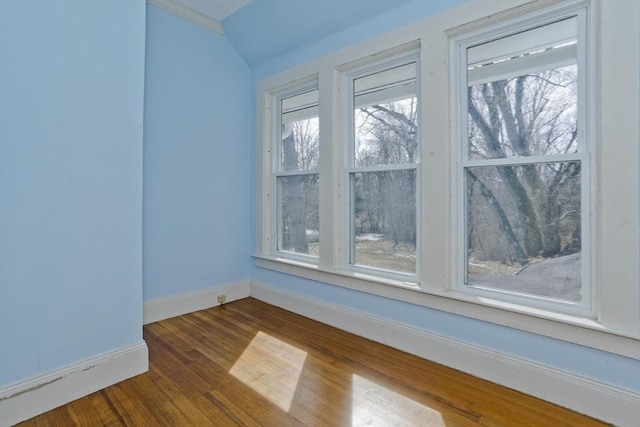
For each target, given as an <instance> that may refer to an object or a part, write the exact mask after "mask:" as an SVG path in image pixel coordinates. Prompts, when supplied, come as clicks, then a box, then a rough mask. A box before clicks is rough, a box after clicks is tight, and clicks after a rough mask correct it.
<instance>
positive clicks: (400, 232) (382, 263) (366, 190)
mask: <svg viewBox="0 0 640 427" xmlns="http://www.w3.org/2000/svg"><path fill="white" fill-rule="evenodd" d="M351 185H352V187H353V196H352V201H351V203H352V214H351V216H352V223H351V226H352V227H353V236H354V241H353V242H352V245H353V247H352V249H353V250H352V259H351V263H352V264H356V265H361V266H367V267H375V268H381V269H385V270H393V271H399V272H404V273H415V271H416V171H415V170H413V169H412V170H398V171H386V172H358V173H353V174H351Z"/></svg>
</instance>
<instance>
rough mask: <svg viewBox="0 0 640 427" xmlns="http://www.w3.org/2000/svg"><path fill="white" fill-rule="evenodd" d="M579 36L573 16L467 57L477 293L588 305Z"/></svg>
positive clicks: (471, 244) (471, 251)
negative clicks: (488, 291) (585, 294)
mask: <svg viewBox="0 0 640 427" xmlns="http://www.w3.org/2000/svg"><path fill="white" fill-rule="evenodd" d="M577 28H578V19H577V17H573V18H569V19H565V20H562V21H559V22H555V23H552V24H548V25H544V26H542V27H538V28H533V29H530V30H528V31H523V32H519V33H517V34H513V35H510V36H508V37H503V38H500V39H497V40H494V41H490V42H487V43H483V44H481V45H477V46H473V47H470V48H467V52H466V53H467V85H468V88H467V93H466V98H467V99H466V101H467V112H466V115H467V138H466V147H465V148H464V150H463V151H464V153H463V158H462V166H463V173H464V182H465V186H466V192H465V193H466V195H465V199H466V200H465V201H464V205H465V215H464V217H465V221H466V224H465V229H466V242H465V243H466V284H467V285H468V286H474V287H480V288H491V289H500V290H508V291H513V292H517V293H523V294H529V295H535V296H540V297H549V298H553V299H559V300H564V301H571V302H579V301H581V299H582V297H583V290H582V282H583V281H582V279H581V277H582V275H581V252H582V246H583V244H584V241H583V236H582V227H581V220H582V212H581V211H582V204H583V203H584V201H583V200H581V199H582V197H581V179H582V174H583V173H584V172H585V170H584V167H585V162H584V157H583V155H584V152H585V149H584V145H583V144H585V141H583V140H581V137H580V135H581V134H580V133H579V132H578V116H579V111H580V109H579V108H578V92H579V90H578V88H579V85H578V66H577V57H578V54H577V51H578V43H577ZM580 102H583V100H582V99H581V100H580Z"/></svg>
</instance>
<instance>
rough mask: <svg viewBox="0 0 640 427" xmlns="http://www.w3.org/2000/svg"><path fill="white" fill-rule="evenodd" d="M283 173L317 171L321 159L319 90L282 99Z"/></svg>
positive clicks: (281, 151)
mask: <svg viewBox="0 0 640 427" xmlns="http://www.w3.org/2000/svg"><path fill="white" fill-rule="evenodd" d="M281 110H282V118H281V124H282V144H281V150H280V168H281V170H283V171H296V170H300V171H303V170H314V169H317V168H318V159H319V154H320V153H319V145H318V144H319V124H320V122H319V120H318V90H317V89H316V90H312V91H309V92H304V93H300V94H298V95H295V96H291V97H289V98H284V99H282V106H281Z"/></svg>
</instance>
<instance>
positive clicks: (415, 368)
mask: <svg viewBox="0 0 640 427" xmlns="http://www.w3.org/2000/svg"><path fill="white" fill-rule="evenodd" d="M144 339H145V340H146V342H147V344H148V346H149V357H150V361H149V364H150V368H149V372H148V373H146V374H144V375H139V376H137V377H135V378H132V379H129V380H127V381H124V382H121V383H119V384H116V385H114V386H111V387H108V388H106V389H104V390H101V391H99V392H96V393H93V394H91V395H89V396H86V397H84V398H82V399H79V400H76V401H74V402H72V403H70V404H68V405H65V406H62V407H60V408H57V409H54V410H52V411H50V412H47V413H45V414H42V415H40V416H38V417H36V418H33V419H31V420H29V421H26V422H24V423H22V424H20V426H73V425H79V426H103V425H108V426H120V425H127V426H237V425H240V426H276V427H280V426H365V425H366V426H394V427H395V426H447V427H453V426H476V425H484V426H525V425H526V426H554V427H555V426H597V425H603V424H601V423H599V422H597V421H595V420H593V419H591V418H588V417H586V416H584V415H580V414H577V413H574V412H571V411H569V410H566V409H563V408H560V407H558V406H555V405H552V404H550V403H546V402H543V401H541V400H538V399H535V398H533V397H529V396H526V395H524V394H521V393H518V392H516V391H513V390H509V389H506V388H504V387H501V386H498V385H495V384H492V383H489V382H486V381H483V380H479V379H477V378H474V377H471V376H469V375H467V374H464V373H461V372H459V371H455V370H453V369H449V368H445V367H443V366H441V365H437V364H435V363H431V362H428V361H426V360H423V359H420V358H418V357H415V356H411V355H409V354H406V353H403V352H400V351H397V350H394V349H392V348H390V347H386V346H384V345H380V344H376V343H374V342H371V341H369V340H366V339H364V338H360V337H357V336H354V335H351V334H349V333H347V332H343V331H341V330H338V329H335V328H332V327H330V326H326V325H323V324H321V323H318V322H315V321H313V320H310V319H307V318H304V317H301V316H298V315H296V314H293V313H290V312H287V311H284V310H281V309H279V308H276V307H273V306H270V305H267V304H264V303H262V302H260V301H257V300H255V299H252V298H247V299H244V300H241V301H236V302H233V303H230V304H227V305H225V306H223V307H217V308H212V309H209V310H203V311H199V312H196V313H192V314H188V315H185V316H180V317H176V318H173V319H168V320H164V321H161V322H157V323H153V324H150V325H147V326H145V327H144ZM469 363H473V361H472V360H470V361H469Z"/></svg>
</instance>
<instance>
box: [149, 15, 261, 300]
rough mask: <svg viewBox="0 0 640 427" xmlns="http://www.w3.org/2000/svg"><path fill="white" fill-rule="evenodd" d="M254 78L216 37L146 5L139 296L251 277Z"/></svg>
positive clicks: (222, 40) (168, 294) (190, 289)
mask: <svg viewBox="0 0 640 427" xmlns="http://www.w3.org/2000/svg"><path fill="white" fill-rule="evenodd" d="M250 84H251V74H250V70H249V68H248V67H247V65H246V64H245V63H244V61H243V60H242V59H241V58H240V56H239V55H238V53H237V52H236V51H235V49H234V48H233V47H232V46H231V45H230V44H229V42H228V41H227V40H226V39H225V38H224V37H223V36H222V35H220V34H218V33H215V32H213V31H211V30H208V29H205V28H203V27H201V26H199V25H196V24H194V23H192V22H190V21H187V20H184V19H182V18H179V17H177V16H174V15H171V14H169V13H167V12H165V11H163V10H160V9H158V8H156V7H154V6H150V5H148V6H147V67H146V81H145V136H144V251H143V252H144V261H143V265H144V299H145V300H150V299H154V298H158V297H163V296H172V295H177V294H180V293H182V292H188V291H193V290H198V289H202V288H204V287H208V286H213V285H218V284H225V283H230V282H234V281H238V280H243V279H248V278H249V272H250V258H249V227H248V224H249V223H250V222H251V220H250V216H249V199H250V195H249V192H250V187H249V158H250V156H249V150H250V146H251V140H250V128H251V126H252V124H251V122H250V115H251V110H252V107H251V106H250V104H249V102H250Z"/></svg>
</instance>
